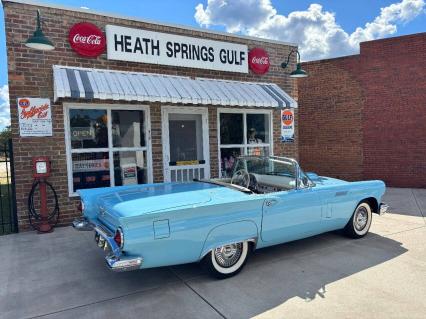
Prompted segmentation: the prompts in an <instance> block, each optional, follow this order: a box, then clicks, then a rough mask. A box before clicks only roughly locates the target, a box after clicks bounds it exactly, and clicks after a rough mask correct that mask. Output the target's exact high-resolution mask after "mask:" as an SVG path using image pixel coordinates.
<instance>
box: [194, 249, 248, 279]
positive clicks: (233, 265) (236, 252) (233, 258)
mask: <svg viewBox="0 0 426 319" xmlns="http://www.w3.org/2000/svg"><path fill="white" fill-rule="evenodd" d="M249 248H250V245H249V243H248V242H247V241H244V242H241V243H235V244H230V245H225V246H220V247H216V248H215V249H213V250H212V251H211V252H209V253H208V254H207V255H206V256H205V257H204V258H203V260H202V265H203V266H204V268H205V269H206V270H207V271H208V272H209V273H210V274H211V275H213V276H214V277H216V278H228V277H232V276H234V275H236V274H238V273H239V272H240V271H241V269H242V268H243V267H244V265H245V263H246V260H247V257H248V255H249Z"/></svg>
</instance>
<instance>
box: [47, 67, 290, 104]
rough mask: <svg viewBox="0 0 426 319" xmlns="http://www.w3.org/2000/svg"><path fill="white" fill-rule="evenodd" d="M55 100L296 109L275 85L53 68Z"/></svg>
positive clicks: (286, 95)
mask: <svg viewBox="0 0 426 319" xmlns="http://www.w3.org/2000/svg"><path fill="white" fill-rule="evenodd" d="M53 78H54V93H55V101H56V100H57V99H58V98H77V99H100V100H124V101H141V102H164V103H182V104H198V105H199V104H204V105H228V106H257V107H277V108H284V107H293V108H296V107H297V102H296V101H295V100H294V99H292V98H291V97H290V96H289V95H288V94H287V93H286V92H284V91H283V90H282V89H281V88H280V87H279V86H278V85H276V84H274V83H254V82H238V81H227V80H215V79H205V78H195V79H193V78H190V77H183V76H172V75H162V74H152V73H138V72H124V71H112V70H100V69H82V68H73V67H65V66H56V65H55V66H53Z"/></svg>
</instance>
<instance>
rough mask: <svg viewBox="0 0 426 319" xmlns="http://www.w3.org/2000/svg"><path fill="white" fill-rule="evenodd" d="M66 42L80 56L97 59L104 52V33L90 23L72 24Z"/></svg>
mask: <svg viewBox="0 0 426 319" xmlns="http://www.w3.org/2000/svg"><path fill="white" fill-rule="evenodd" d="M68 40H69V42H70V44H71V47H72V48H73V49H74V51H76V52H77V53H78V54H80V55H82V56H87V57H97V56H99V55H100V54H102V53H103V52H104V51H105V45H106V39H105V36H104V33H103V32H102V31H101V30H100V29H99V28H98V27H97V26H95V25H94V24H92V23H88V22H81V23H77V24H74V25H73V26H72V28H71V29H70V33H69V35H68Z"/></svg>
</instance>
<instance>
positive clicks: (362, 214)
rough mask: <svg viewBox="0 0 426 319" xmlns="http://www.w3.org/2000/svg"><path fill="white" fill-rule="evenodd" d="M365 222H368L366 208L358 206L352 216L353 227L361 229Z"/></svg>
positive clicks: (365, 224)
mask: <svg viewBox="0 0 426 319" xmlns="http://www.w3.org/2000/svg"><path fill="white" fill-rule="evenodd" d="M367 222H368V212H367V209H365V207H360V208H358V210H357V212H356V214H355V218H354V223H355V228H356V229H357V230H359V231H361V230H363V229H364V228H365V226H367Z"/></svg>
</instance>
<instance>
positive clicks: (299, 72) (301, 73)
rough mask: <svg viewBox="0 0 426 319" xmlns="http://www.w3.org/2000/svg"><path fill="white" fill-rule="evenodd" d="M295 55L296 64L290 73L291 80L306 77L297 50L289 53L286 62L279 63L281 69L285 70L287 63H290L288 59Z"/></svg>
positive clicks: (306, 73)
mask: <svg viewBox="0 0 426 319" xmlns="http://www.w3.org/2000/svg"><path fill="white" fill-rule="evenodd" d="M294 52H295V53H296V54H297V64H296V70H294V71H292V72H291V73H290V77H291V78H306V77H307V76H308V72H306V71H305V70H303V69H302V66H301V64H300V53H299V50H297V49H293V50H291V51H290V53H289V54H288V57H287V62H283V63H281V67H282V68H283V69H285V68H286V67H287V66H288V63H289V62H290V57H291V55H292V54H293V53H294Z"/></svg>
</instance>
